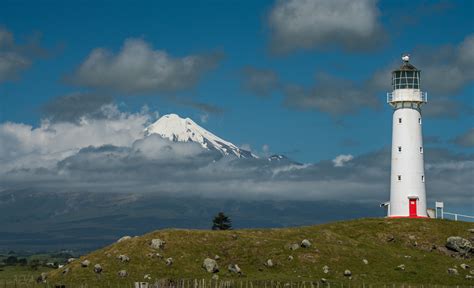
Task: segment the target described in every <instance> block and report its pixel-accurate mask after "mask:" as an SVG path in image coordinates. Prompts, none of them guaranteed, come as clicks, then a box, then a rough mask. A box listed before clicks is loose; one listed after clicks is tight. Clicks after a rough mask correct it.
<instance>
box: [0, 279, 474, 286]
mask: <svg viewBox="0 0 474 288" xmlns="http://www.w3.org/2000/svg"><path fill="white" fill-rule="evenodd" d="M2 284H3V285H2ZM0 287H3V288H10V287H15V288H39V287H42V288H96V287H110V288H112V287H113V288H323V287H327V288H331V287H333V288H344V287H346V288H351V287H354V288H356V287H362V288H378V287H380V288H382V287H383V288H454V287H456V288H463V287H474V286H472V285H451V286H449V285H437V284H405V283H393V284H368V283H364V282H360V283H342V282H334V281H324V280H323V281H321V280H319V281H274V280H208V279H183V280H158V281H154V282H153V283H149V282H126V283H110V282H106V281H104V282H103V283H100V284H99V283H94V284H87V283H82V284H78V283H74V284H52V283H36V282H35V281H34V279H28V280H27V279H24V280H22V281H17V280H14V281H11V282H7V281H6V280H5V281H4V283H0Z"/></svg>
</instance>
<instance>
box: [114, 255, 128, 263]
mask: <svg viewBox="0 0 474 288" xmlns="http://www.w3.org/2000/svg"><path fill="white" fill-rule="evenodd" d="M117 259H119V260H120V262H130V258H129V257H128V256H127V255H119V256H117Z"/></svg>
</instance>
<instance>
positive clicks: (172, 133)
mask: <svg viewBox="0 0 474 288" xmlns="http://www.w3.org/2000/svg"><path fill="white" fill-rule="evenodd" d="M150 134H158V135H160V136H161V137H163V138H166V139H169V140H171V141H175V142H195V143H198V144H200V145H201V146H202V147H203V148H205V149H209V150H217V151H219V152H220V153H222V154H223V155H235V156H237V157H239V158H258V157H257V156H255V155H253V154H252V153H251V152H250V151H246V150H243V149H240V148H239V147H237V146H236V145H234V144H232V143H230V142H228V141H225V140H224V139H222V138H219V137H218V136H216V135H214V134H212V133H211V132H209V131H207V130H206V129H204V128H202V127H201V126H199V125H198V124H196V123H195V122H194V121H193V120H191V119H190V118H181V117H179V116H178V115H176V114H168V115H164V116H162V117H161V118H160V119H158V120H157V121H156V122H155V123H153V124H151V125H150V126H148V127H147V128H146V129H145V135H150Z"/></svg>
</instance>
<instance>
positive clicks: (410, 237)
mask: <svg viewBox="0 0 474 288" xmlns="http://www.w3.org/2000/svg"><path fill="white" fill-rule="evenodd" d="M408 239H410V240H416V237H415V236H413V235H408Z"/></svg>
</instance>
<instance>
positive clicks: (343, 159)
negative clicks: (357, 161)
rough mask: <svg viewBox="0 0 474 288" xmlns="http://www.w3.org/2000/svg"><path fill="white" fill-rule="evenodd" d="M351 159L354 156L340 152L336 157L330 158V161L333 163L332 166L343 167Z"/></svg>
mask: <svg viewBox="0 0 474 288" xmlns="http://www.w3.org/2000/svg"><path fill="white" fill-rule="evenodd" d="M352 159H354V156H352V155H350V154H347V155H346V154H341V155H338V156H336V158H334V159H333V160H332V163H334V167H343V166H344V165H345V164H346V163H347V162H349V161H351V160H352Z"/></svg>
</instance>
